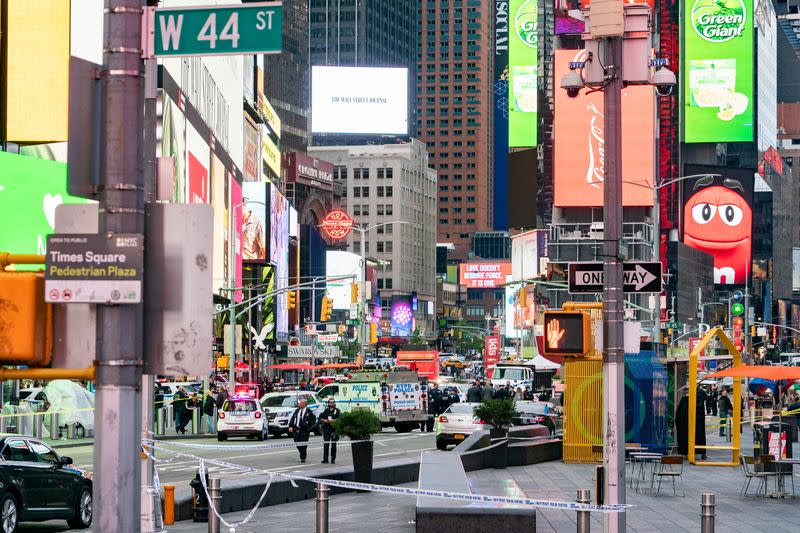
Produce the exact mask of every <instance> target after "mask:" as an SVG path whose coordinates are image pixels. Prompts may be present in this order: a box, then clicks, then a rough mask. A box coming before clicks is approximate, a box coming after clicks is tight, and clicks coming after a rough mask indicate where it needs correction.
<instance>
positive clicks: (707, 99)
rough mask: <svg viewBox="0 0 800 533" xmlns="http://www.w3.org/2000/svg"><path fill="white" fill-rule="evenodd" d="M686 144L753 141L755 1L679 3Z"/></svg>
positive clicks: (719, 0) (734, 0)
mask: <svg viewBox="0 0 800 533" xmlns="http://www.w3.org/2000/svg"><path fill="white" fill-rule="evenodd" d="M683 12H684V16H683V18H682V20H683V43H684V55H683V80H681V85H682V87H683V90H682V91H681V93H682V97H683V128H684V141H685V142H687V143H709V142H743V141H752V140H753V108H754V102H753V54H754V50H753V0H684V2H683Z"/></svg>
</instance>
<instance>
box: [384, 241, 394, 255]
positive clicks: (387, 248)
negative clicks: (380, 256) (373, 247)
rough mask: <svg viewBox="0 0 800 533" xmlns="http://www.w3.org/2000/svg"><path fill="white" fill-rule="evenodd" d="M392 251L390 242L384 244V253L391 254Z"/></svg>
mask: <svg viewBox="0 0 800 533" xmlns="http://www.w3.org/2000/svg"><path fill="white" fill-rule="evenodd" d="M393 251H394V247H393V246H392V241H388V242H387V243H386V253H392V252H393Z"/></svg>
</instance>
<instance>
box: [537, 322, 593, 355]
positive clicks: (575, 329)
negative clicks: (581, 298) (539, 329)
mask: <svg viewBox="0 0 800 533" xmlns="http://www.w3.org/2000/svg"><path fill="white" fill-rule="evenodd" d="M591 340H592V336H591V331H590V329H589V315H588V314H587V313H584V312H582V311H545V312H544V355H561V356H564V355H572V356H583V355H586V354H587V353H589V351H590V350H591Z"/></svg>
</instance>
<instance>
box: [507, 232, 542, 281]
mask: <svg viewBox="0 0 800 533" xmlns="http://www.w3.org/2000/svg"><path fill="white" fill-rule="evenodd" d="M547 235H548V233H547V230H532V231H526V232H525V233H520V234H519V235H514V236H513V237H511V279H512V280H514V281H521V280H528V279H532V278H535V277H536V276H538V275H539V261H540V259H541V258H542V257H546V256H547Z"/></svg>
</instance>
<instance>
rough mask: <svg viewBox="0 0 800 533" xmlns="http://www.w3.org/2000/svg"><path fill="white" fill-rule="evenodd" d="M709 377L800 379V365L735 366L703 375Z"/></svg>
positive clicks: (772, 379) (775, 379)
mask: <svg viewBox="0 0 800 533" xmlns="http://www.w3.org/2000/svg"><path fill="white" fill-rule="evenodd" d="M708 378H761V379H768V380H770V381H780V380H789V381H794V380H796V379H800V366H769V365H765V366H754V365H743V366H733V367H730V368H726V369H725V370H720V371H719V372H714V373H713V374H708V375H706V376H704V377H703V379H708Z"/></svg>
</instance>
